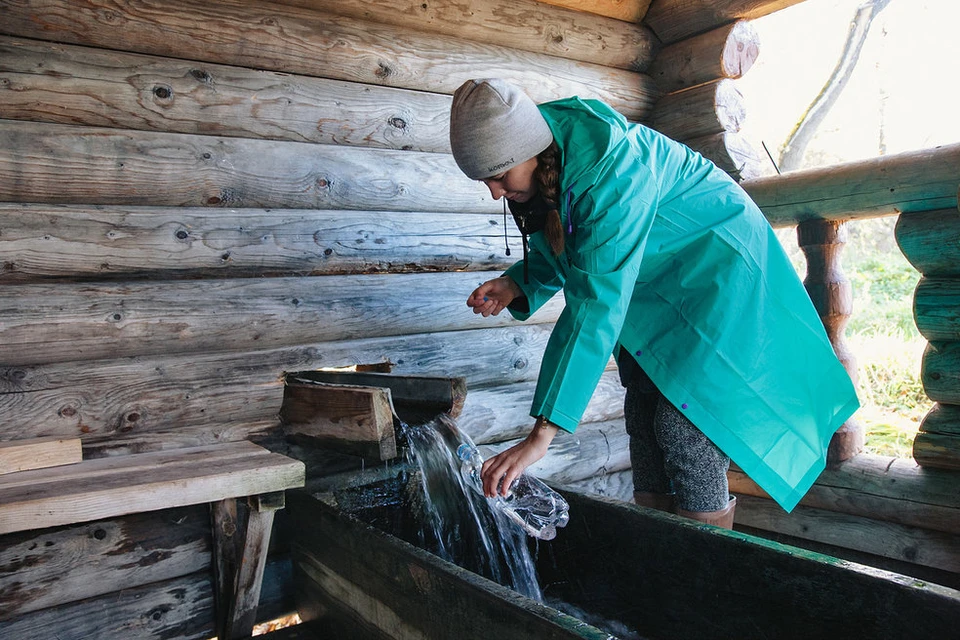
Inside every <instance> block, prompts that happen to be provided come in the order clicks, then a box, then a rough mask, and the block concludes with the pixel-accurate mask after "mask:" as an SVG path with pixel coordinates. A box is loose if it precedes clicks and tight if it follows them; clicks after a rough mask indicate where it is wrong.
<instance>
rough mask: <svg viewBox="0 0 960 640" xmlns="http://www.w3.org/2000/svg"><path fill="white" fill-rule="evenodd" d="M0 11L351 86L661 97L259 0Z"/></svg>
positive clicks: (625, 82)
mask: <svg viewBox="0 0 960 640" xmlns="http://www.w3.org/2000/svg"><path fill="white" fill-rule="evenodd" d="M0 8H2V9H3V13H4V24H3V26H2V27H0V32H2V33H6V34H7V35H13V36H20V37H25V38H36V39H39V40H52V41H56V42H64V43H69V44H79V45H87V46H94V47H102V48H106V49H119V50H123V51H132V52H136V53H146V54H151V55H159V56H168V57H171V58H184V59H189V60H203V61H205V62H212V63H218V64H229V65H235V66H241V67H249V68H254V69H266V70H270V71H280V72H284V73H296V74H303V75H310V76H318V77H324V78H332V79H336V80H345V81H348V82H360V83H364V84H373V85H381V86H390V87H397V88H403V89H414V90H417V91H429V92H433V93H445V94H448V95H452V94H453V92H454V91H455V90H456V88H457V87H459V86H460V85H461V84H462V83H463V82H464V81H466V80H468V79H470V78H477V77H480V78H482V77H502V78H504V79H506V80H510V81H512V82H514V83H516V84H518V85H520V86H523V87H525V88H526V89H527V90H528V91H529V92H530V93H531V96H532V97H533V98H534V99H535V100H536V101H537V102H543V101H545V100H552V99H556V98H561V97H567V96H571V95H581V96H582V97H591V98H598V99H601V100H603V101H604V102H606V103H608V104H610V105H611V106H613V107H614V108H616V109H618V110H621V111H622V112H623V113H624V115H626V116H627V117H630V118H634V119H640V118H642V117H643V116H644V114H646V113H647V112H648V111H649V108H650V107H651V106H652V103H653V101H654V100H655V99H656V96H657V90H656V88H655V87H654V84H653V81H652V80H651V79H650V78H649V77H647V76H644V75H642V74H639V73H636V72H633V71H624V70H620V69H612V68H609V67H603V66H601V65H596V64H591V63H586V62H576V61H572V60H566V59H564V58H558V57H555V56H548V55H544V54H536V53H528V52H525V51H519V50H517V49H508V48H506V47H499V46H495V45H487V44H480V43H473V42H470V41H468V40H463V39H461V38H454V37H449V36H442V35H437V34H430V33H423V32H419V31H412V30H410V29H405V28H400V27H394V26H391V25H384V24H378V23H375V22H370V21H368V20H361V19H355V18H349V17H344V16H337V15H331V14H324V13H320V12H317V11H312V10H305V9H300V8H298V7H290V6H284V5H279V4H274V3H268V2H259V1H255V0H243V1H241V0H215V2H210V1H207V0H170V1H160V0H150V1H149V2H145V3H138V4H136V5H133V4H123V5H117V4H115V3H112V2H110V0H82V1H80V2H78V1H77V0H51V1H50V2H47V3H45V4H44V6H43V7H36V6H29V5H22V4H21V3H18V2H10V1H7V0H4V1H3V2H0ZM105 14H107V15H110V16H112V19H111V20H109V21H104V20H103V15H105ZM118 24H122V25H123V27H122V28H118V26H117V25H118Z"/></svg>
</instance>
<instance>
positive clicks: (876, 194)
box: [741, 143, 960, 227]
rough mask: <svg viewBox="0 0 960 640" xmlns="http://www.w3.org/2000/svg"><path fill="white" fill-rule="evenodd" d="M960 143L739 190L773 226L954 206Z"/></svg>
mask: <svg viewBox="0 0 960 640" xmlns="http://www.w3.org/2000/svg"><path fill="white" fill-rule="evenodd" d="M958 165H960V143H958V144H952V145H944V146H940V147H935V148H933V149H925V150H923V151H909V152H906V153H899V154H896V155H891V156H883V157H879V158H871V159H869V160H858V161H854V162H846V163H843V164H836V165H831V166H828V167H820V168H817V169H804V170H802V171H791V172H789V173H785V174H783V175H782V176H770V177H767V178H758V179H756V180H748V181H745V182H743V183H742V184H741V186H742V187H743V188H744V189H745V190H746V191H747V193H748V194H750V197H751V198H753V200H754V202H756V203H757V204H758V205H759V206H760V209H762V210H763V213H764V215H765V216H766V217H767V219H768V220H769V221H770V224H772V225H773V226H774V227H785V226H793V225H795V224H797V223H799V222H803V221H804V220H813V219H820V220H854V219H862V218H876V217H879V216H885V215H893V214H898V213H913V212H914V211H930V210H934V209H944V208H955V207H956V206H957V172H956V167H957V166H958Z"/></svg>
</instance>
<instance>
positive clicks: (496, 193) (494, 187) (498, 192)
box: [487, 182, 507, 200]
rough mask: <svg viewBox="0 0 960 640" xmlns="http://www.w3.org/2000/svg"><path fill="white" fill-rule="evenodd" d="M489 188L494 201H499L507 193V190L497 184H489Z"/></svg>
mask: <svg viewBox="0 0 960 640" xmlns="http://www.w3.org/2000/svg"><path fill="white" fill-rule="evenodd" d="M487 188H488V189H490V197H491V198H493V199H494V200H499V199H500V198H502V197H503V196H504V194H506V193H507V190H506V189H504V188H503V187H501V186H500V185H499V184H497V183H496V182H488V183H487Z"/></svg>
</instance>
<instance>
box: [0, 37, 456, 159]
mask: <svg viewBox="0 0 960 640" xmlns="http://www.w3.org/2000/svg"><path fill="white" fill-rule="evenodd" d="M0 73H3V75H4V77H5V78H6V79H7V81H8V82H9V83H10V84H9V86H10V87H12V88H14V89H15V90H8V91H2V92H0V112H2V113H3V117H4V118H9V119H11V120H33V121H43V122H57V123H61V124H74V125H89V126H96V127H111V128H116V129H138V130H145V131H167V132H171V133H193V134H207V135H219V136H230V137H240V138H259V139H269V140H289V141H292V142H317V143H321V144H340V145H350V146H364V147H378V148H383V149H404V150H413V151H432V152H440V153H449V151H450V137H449V130H448V129H449V128H448V120H449V114H450V97H449V96H445V95H440V94H435V93H426V92H421V91H407V90H404V89H394V88H390V87H380V86H374V85H365V84H358V83H355V82H345V81H342V80H330V79H325V78H314V77H310V76H306V75H291V74H289V73H278V72H272V71H265V70H262V69H246V68H243V67H232V66H226V65H219V64H211V63H206V62H204V63H198V62H193V61H188V60H176V59H172V58H162V57H157V56H145V55H138V54H133V53H123V52H119V51H105V50H103V49H95V48H90V47H78V46H72V45H66V44H58V43H52V42H41V41H37V40H23V39H20V38H11V37H7V36H0Z"/></svg>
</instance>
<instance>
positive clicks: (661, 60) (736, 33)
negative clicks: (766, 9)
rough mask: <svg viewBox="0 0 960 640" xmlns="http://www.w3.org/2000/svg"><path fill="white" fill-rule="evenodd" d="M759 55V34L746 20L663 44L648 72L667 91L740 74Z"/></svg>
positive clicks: (741, 74) (737, 76)
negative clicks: (674, 42) (666, 44)
mask: <svg viewBox="0 0 960 640" xmlns="http://www.w3.org/2000/svg"><path fill="white" fill-rule="evenodd" d="M758 55H760V36H759V34H758V33H757V30H756V28H755V27H754V26H753V25H752V24H751V23H750V22H747V21H745V20H738V21H737V22H734V23H731V24H728V25H724V26H722V27H720V28H719V29H713V30H712V31H708V32H706V33H703V34H701V35H699V36H695V37H693V38H689V39H687V40H681V41H680V42H677V43H676V44H672V45H670V46H668V47H664V48H663V50H661V51H660V52H659V53H658V54H657V57H656V58H655V59H654V61H653V63H652V64H651V65H650V68H649V70H648V71H647V73H648V74H649V75H650V77H651V78H653V79H654V81H655V82H656V83H657V86H658V87H659V88H660V90H661V91H663V92H664V93H672V92H674V91H680V90H682V89H689V88H690V87H695V86H697V85H700V84H704V83H707V82H713V81H714V80H718V79H720V78H731V79H735V78H740V77H742V76H743V74H745V73H746V72H747V71H749V70H750V68H751V67H752V66H753V63H754V62H756V61H757V56H758Z"/></svg>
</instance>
